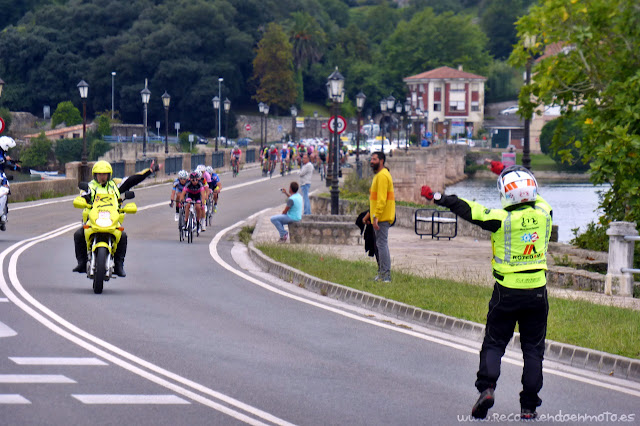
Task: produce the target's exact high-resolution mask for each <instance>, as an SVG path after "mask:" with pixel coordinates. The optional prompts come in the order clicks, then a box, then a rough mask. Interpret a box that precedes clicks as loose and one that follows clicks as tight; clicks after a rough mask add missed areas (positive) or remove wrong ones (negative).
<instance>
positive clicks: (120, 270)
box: [113, 260, 127, 278]
mask: <svg viewBox="0 0 640 426" xmlns="http://www.w3.org/2000/svg"><path fill="white" fill-rule="evenodd" d="M113 273H114V274H116V275H117V276H119V277H123V278H124V277H126V276H127V274H126V272H124V260H121V261H117V260H116V261H115V264H114V265H113Z"/></svg>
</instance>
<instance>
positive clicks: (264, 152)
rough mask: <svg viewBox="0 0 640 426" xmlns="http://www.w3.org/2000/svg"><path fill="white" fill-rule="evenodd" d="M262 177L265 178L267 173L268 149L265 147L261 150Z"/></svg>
mask: <svg viewBox="0 0 640 426" xmlns="http://www.w3.org/2000/svg"><path fill="white" fill-rule="evenodd" d="M260 158H261V160H262V176H266V175H267V173H269V147H268V146H265V147H264V149H263V150H262V155H261V157H260Z"/></svg>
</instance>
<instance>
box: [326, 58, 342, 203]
mask: <svg viewBox="0 0 640 426" xmlns="http://www.w3.org/2000/svg"><path fill="white" fill-rule="evenodd" d="M327 89H328V94H329V99H331V100H332V101H333V107H334V116H333V149H331V154H332V155H333V170H332V173H331V191H330V192H331V214H332V215H337V214H339V212H340V189H339V187H338V185H339V182H338V173H339V167H340V166H339V162H338V157H339V152H338V143H339V142H338V141H339V139H338V114H339V107H340V103H341V102H343V101H344V77H343V76H342V74H340V72H339V71H338V67H336V69H335V70H334V71H333V72H332V73H331V75H330V76H329V78H328V81H327Z"/></svg>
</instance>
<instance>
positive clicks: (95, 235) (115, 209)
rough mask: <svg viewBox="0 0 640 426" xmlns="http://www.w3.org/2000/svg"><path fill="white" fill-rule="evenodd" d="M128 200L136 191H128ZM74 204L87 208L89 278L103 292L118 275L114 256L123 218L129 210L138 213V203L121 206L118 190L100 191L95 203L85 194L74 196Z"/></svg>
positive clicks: (86, 236) (94, 288)
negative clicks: (84, 195) (108, 283)
mask: <svg viewBox="0 0 640 426" xmlns="http://www.w3.org/2000/svg"><path fill="white" fill-rule="evenodd" d="M123 195H124V200H130V199H133V198H134V197H135V194H134V193H133V191H126V192H125V193H124V194H123ZM73 206H74V207H75V208H78V209H84V211H83V212H82V223H83V228H84V237H85V240H86V242H87V252H88V256H87V259H88V260H87V278H90V279H91V278H92V279H93V292H94V293H96V294H100V293H102V288H103V285H104V282H105V281H109V279H111V277H113V276H114V273H113V270H114V256H115V253H116V248H117V247H118V243H119V242H120V237H121V236H122V231H123V230H124V228H123V227H122V222H123V221H124V216H125V214H135V213H136V212H137V211H138V207H137V206H136V204H135V203H128V204H127V205H124V206H121V205H120V201H119V200H118V198H117V197H116V195H115V194H96V195H95V197H94V201H93V204H89V203H88V202H87V200H86V199H85V198H84V197H83V196H78V197H76V198H75V199H74V200H73Z"/></svg>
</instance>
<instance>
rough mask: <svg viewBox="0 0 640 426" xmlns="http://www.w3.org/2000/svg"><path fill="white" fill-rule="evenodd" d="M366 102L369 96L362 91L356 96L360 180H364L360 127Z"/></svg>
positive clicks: (357, 163)
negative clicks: (361, 161)
mask: <svg viewBox="0 0 640 426" xmlns="http://www.w3.org/2000/svg"><path fill="white" fill-rule="evenodd" d="M366 100H367V96H366V95H365V94H364V93H362V91H360V93H358V94H357V95H356V108H357V109H358V130H357V131H356V171H357V173H358V177H359V178H360V179H362V164H361V163H360V127H362V124H361V123H360V121H361V120H362V109H363V108H364V101H366Z"/></svg>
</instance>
